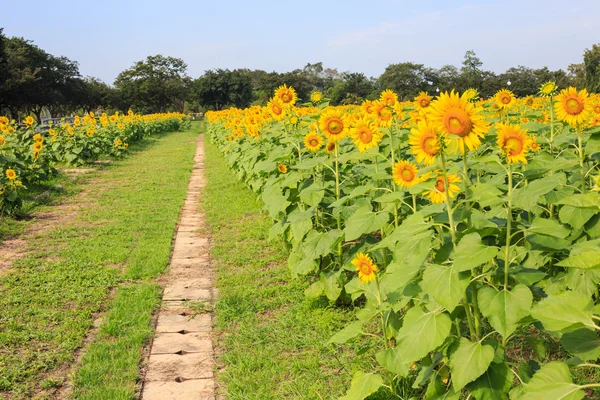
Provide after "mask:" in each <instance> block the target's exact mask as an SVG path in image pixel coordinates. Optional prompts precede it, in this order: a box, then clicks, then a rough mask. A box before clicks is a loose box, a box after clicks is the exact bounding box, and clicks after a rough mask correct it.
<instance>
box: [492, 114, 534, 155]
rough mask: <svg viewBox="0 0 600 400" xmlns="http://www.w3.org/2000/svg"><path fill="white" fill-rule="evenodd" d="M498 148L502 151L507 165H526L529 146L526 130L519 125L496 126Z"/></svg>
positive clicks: (529, 140)
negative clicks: (520, 163)
mask: <svg viewBox="0 0 600 400" xmlns="http://www.w3.org/2000/svg"><path fill="white" fill-rule="evenodd" d="M497 129H498V140H497V141H496V143H498V146H500V147H501V148H502V150H504V153H505V154H506V160H507V161H508V163H509V164H515V163H518V162H522V163H523V164H527V158H525V157H526V156H527V152H528V151H529V146H530V145H531V138H530V137H529V136H527V129H521V126H520V125H507V124H498V125H497Z"/></svg>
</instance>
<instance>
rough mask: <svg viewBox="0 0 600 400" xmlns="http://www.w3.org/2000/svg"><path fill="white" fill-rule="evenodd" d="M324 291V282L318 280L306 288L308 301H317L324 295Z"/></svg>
mask: <svg viewBox="0 0 600 400" xmlns="http://www.w3.org/2000/svg"><path fill="white" fill-rule="evenodd" d="M323 290H324V287H323V281H321V280H318V281H316V282H314V283H313V284H312V285H310V286H309V287H307V288H306V290H305V291H304V295H305V296H306V298H308V299H316V298H318V297H321V296H322V295H323Z"/></svg>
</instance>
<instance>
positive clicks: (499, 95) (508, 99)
mask: <svg viewBox="0 0 600 400" xmlns="http://www.w3.org/2000/svg"><path fill="white" fill-rule="evenodd" d="M494 98H495V99H496V105H497V106H498V107H499V108H500V109H502V110H505V109H507V108H511V107H512V106H514V105H515V103H516V102H517V98H516V97H515V95H514V94H513V92H511V91H510V90H507V89H502V90H498V91H497V92H496V94H495V95H494Z"/></svg>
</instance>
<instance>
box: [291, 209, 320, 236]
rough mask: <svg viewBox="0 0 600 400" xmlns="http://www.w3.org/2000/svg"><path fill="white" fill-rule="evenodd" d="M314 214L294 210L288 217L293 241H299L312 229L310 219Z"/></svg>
mask: <svg viewBox="0 0 600 400" xmlns="http://www.w3.org/2000/svg"><path fill="white" fill-rule="evenodd" d="M314 214H315V212H314V211H313V210H307V211H300V210H295V211H294V212H292V213H291V214H290V215H289V216H288V222H289V223H290V229H291V231H292V235H293V236H294V239H296V240H298V241H301V240H302V239H303V238H304V236H305V235H306V234H307V233H308V232H309V231H310V230H311V229H312V227H313V223H312V217H313V215H314Z"/></svg>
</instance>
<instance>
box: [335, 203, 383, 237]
mask: <svg viewBox="0 0 600 400" xmlns="http://www.w3.org/2000/svg"><path fill="white" fill-rule="evenodd" d="M388 219H389V214H388V213H387V212H381V213H375V212H373V211H372V210H371V207H370V206H367V207H361V208H359V209H358V210H356V212H355V213H354V214H352V216H350V218H348V220H347V221H346V229H344V234H345V235H346V236H345V237H346V240H354V239H358V238H359V237H360V236H362V235H363V234H365V233H371V232H374V231H377V230H379V229H381V228H382V227H383V226H384V225H385V224H386V223H387V221H388Z"/></svg>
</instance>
